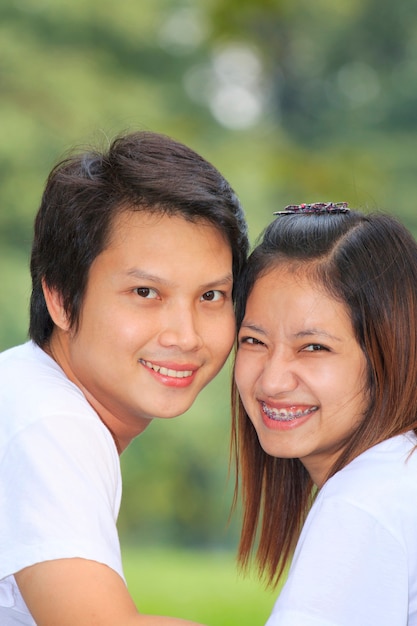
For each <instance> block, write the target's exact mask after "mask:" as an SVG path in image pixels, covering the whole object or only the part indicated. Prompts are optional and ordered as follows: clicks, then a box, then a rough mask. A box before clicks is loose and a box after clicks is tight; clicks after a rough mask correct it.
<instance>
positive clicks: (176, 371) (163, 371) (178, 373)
mask: <svg viewBox="0 0 417 626" xmlns="http://www.w3.org/2000/svg"><path fill="white" fill-rule="evenodd" d="M139 363H142V365H144V366H145V367H147V368H148V369H151V370H153V371H154V372H156V373H157V374H160V375H161V376H168V377H169V378H189V377H190V376H192V375H193V374H194V372H195V371H196V370H197V368H196V367H193V369H188V368H189V367H190V366H189V365H185V366H182V367H180V366H178V365H177V366H175V367H164V366H163V365H158V364H156V363H152V361H145V360H144V359H139Z"/></svg>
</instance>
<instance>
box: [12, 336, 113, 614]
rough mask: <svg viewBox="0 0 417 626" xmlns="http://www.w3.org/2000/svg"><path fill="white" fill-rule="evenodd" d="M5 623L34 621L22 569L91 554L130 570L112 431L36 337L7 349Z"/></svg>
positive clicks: (96, 558)
mask: <svg viewBox="0 0 417 626" xmlns="http://www.w3.org/2000/svg"><path fill="white" fill-rule="evenodd" d="M0 381H1V384H0V624H1V625H2V626H12V625H14V624H25V625H33V624H34V621H33V619H32V618H31V616H30V614H29V612H28V610H27V608H26V605H25V603H24V601H23V598H22V597H21V595H20V593H19V590H18V588H17V586H16V583H15V580H14V574H15V573H16V572H18V571H20V570H21V569H23V568H25V567H28V566H29V565H33V564H35V563H39V562H43V561H48V560H55V559H63V558H74V557H79V558H84V559H89V560H94V561H98V562H100V563H104V564H106V565H108V566H109V567H111V568H112V569H114V570H115V571H116V572H117V573H118V574H119V575H120V576H122V577H123V570H122V564H121V555H120V545H119V539H118V534H117V528H116V520H117V516H118V512H119V507H120V499H121V475H120V463H119V456H118V453H117V450H116V446H115V443H114V441H113V438H112V436H111V434H110V432H109V431H108V429H107V428H106V427H105V426H104V424H103V423H102V422H101V420H100V419H99V417H98V415H97V413H96V412H95V411H94V410H93V408H92V407H91V406H90V404H89V403H88V402H87V400H86V398H85V396H84V395H83V394H82V392H81V391H80V389H79V388H78V387H77V386H75V385H74V384H73V383H71V382H70V381H69V380H68V378H67V377H66V376H65V374H64V372H63V371H62V370H61V368H60V367H59V366H58V365H57V364H56V363H55V361H54V360H53V359H51V358H50V357H49V356H48V355H47V354H46V353H45V352H44V351H43V350H41V349H40V348H39V347H37V346H36V345H35V344H33V343H32V342H28V343H26V344H24V345H22V346H18V347H16V348H12V349H10V350H7V351H5V352H3V353H2V354H0Z"/></svg>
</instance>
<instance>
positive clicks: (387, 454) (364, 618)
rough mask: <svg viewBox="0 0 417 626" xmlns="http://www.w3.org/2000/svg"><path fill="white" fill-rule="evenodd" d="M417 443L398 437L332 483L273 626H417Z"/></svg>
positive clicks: (317, 506)
mask: <svg viewBox="0 0 417 626" xmlns="http://www.w3.org/2000/svg"><path fill="white" fill-rule="evenodd" d="M416 444H417V439H416V437H415V435H414V433H408V434H407V435H400V436H398V437H393V438H392V439H389V440H388V441H384V442H383V443H380V444H378V445H376V446H374V447H373V448H371V449H370V450H367V451H366V452H364V453H363V454H362V455H360V456H359V457H358V458H356V459H355V460H354V461H352V462H351V463H350V464H349V465H348V466H347V467H345V468H344V469H343V470H341V471H340V472H338V473H337V474H335V475H334V476H333V477H332V478H330V479H329V480H328V481H327V483H326V484H325V485H324V486H323V488H322V489H321V491H320V493H319V495H318V497H317V500H316V501H315V503H314V505H313V507H312V509H311V511H310V513H309V515H308V518H307V520H306V523H305V525H304V528H303V530H302V533H301V536H300V539H299V541H298V544H297V548H296V551H295V554H294V559H293V562H292V565H291V568H290V572H289V576H288V579H287V582H286V583H285V585H284V588H283V590H282V591H281V593H280V595H279V597H278V600H277V602H276V604H275V606H274V609H273V611H272V614H271V616H270V618H269V620H268V622H267V626H416V625H417V451H416V452H414V453H413V454H411V452H412V450H413V448H414V446H415V445H416Z"/></svg>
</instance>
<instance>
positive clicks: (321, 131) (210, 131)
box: [0, 0, 417, 623]
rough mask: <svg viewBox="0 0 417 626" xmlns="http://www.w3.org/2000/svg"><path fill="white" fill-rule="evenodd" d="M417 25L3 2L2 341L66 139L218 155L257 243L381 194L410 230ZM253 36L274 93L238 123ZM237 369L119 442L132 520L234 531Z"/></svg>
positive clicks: (218, 4) (326, 9) (338, 16)
mask: <svg viewBox="0 0 417 626" xmlns="http://www.w3.org/2000/svg"><path fill="white" fill-rule="evenodd" d="M416 33H417V6H416V5H415V2H414V0H402V2H401V3H392V2H389V0H360V1H359V0H316V2H310V1H309V0H291V1H290V0H243V1H242V0H240V1H239V2H238V1H237V0H206V2H200V3H193V2H192V1H191V0H153V2H148V3H138V2H137V1H136V0H119V2H118V3H117V6H115V3H114V1H113V0H87V1H86V0H61V1H60V2H52V0H19V1H16V0H2V2H1V6H0V42H1V43H0V52H1V62H0V87H1V95H2V97H1V99H0V117H1V120H2V141H1V144H0V178H1V185H0V279H1V283H2V287H3V288H2V291H1V295H0V348H1V349H4V348H7V347H9V346H11V345H13V344H15V343H18V342H21V341H24V340H25V339H26V328H27V320H28V299H29V273H28V257H29V251H30V240H31V231H32V222H33V218H34V215H35V213H36V210H37V207H38V205H39V202H40V197H41V193H42V187H43V184H44V181H45V179H46V177H47V175H48V172H49V170H50V169H51V167H52V165H53V164H54V163H55V162H56V161H57V160H58V159H59V158H60V156H61V155H63V154H65V153H66V151H67V150H68V149H69V148H70V147H72V146H75V147H77V146H78V147H83V146H86V145H88V144H90V143H93V144H99V145H103V144H104V145H105V144H106V142H107V141H108V140H109V138H112V137H114V136H115V135H116V134H118V133H119V132H121V131H124V130H129V129H138V128H145V129H152V130H156V131H159V132H164V133H167V134H169V135H171V136H173V137H175V138H177V139H179V140H180V141H183V142H185V143H187V144H189V145H190V146H191V147H193V148H194V149H196V150H197V151H198V152H201V153H202V154H203V155H204V156H205V157H206V158H208V159H209V160H210V161H212V162H213V163H215V164H216V165H217V166H218V168H219V169H220V170H221V171H222V172H223V173H224V174H225V175H226V177H227V178H228V179H229V180H230V182H231V183H232V185H233V186H234V188H235V189H236V191H237V192H238V194H239V196H240V198H241V200H242V202H243V204H244V206H245V207H246V211H247V216H248V222H249V227H250V234H251V239H252V241H254V240H255V238H256V236H257V235H258V233H259V232H260V231H261V230H262V229H263V228H264V226H266V224H267V223H268V222H269V221H270V220H271V219H272V212H273V211H274V210H277V209H279V208H280V207H282V206H284V205H285V204H290V203H300V202H303V201H306V202H308V201H319V200H334V201H348V202H349V204H350V205H351V206H358V207H364V208H365V209H366V210H374V209H379V208H382V209H385V210H387V211H390V212H393V213H395V214H396V215H398V216H399V217H400V218H401V219H403V220H404V221H405V223H406V224H407V225H408V226H409V227H410V228H411V229H412V230H413V232H415V233H417V211H416V208H415V204H414V198H415V197H417V177H416V165H415V143H416V131H417V129H416V121H417V106H416V98H417V83H416V81H415V72H416V68H417V34H416ZM239 50H240V52H239ZM242 50H243V51H245V50H246V51H249V53H250V54H252V55H253V58H254V59H255V60H256V59H258V60H259V63H260V69H258V70H257V69H256V64H255V66H254V67H255V69H253V72H254V73H255V74H257V75H256V76H255V78H256V79H257V80H256V81H255V82H253V83H250V89H249V91H251V94H250V95H253V96H262V98H261V102H262V106H263V108H262V110H261V114H260V115H259V116H258V117H254V119H253V122H252V123H251V124H248V125H246V126H241V127H239V128H237V127H233V124H232V123H233V111H232V114H229V116H228V118H227V119H228V121H229V123H230V124H231V125H230V126H228V125H227V124H226V123H225V121H224V120H223V121H222V122H220V121H219V119H220V118H219V116H218V110H216V109H215V107H214V103H215V100H216V98H217V97H218V96H219V95H221V96H224V95H227V96H228V97H229V95H230V93H229V92H228V91H227V88H228V87H230V86H233V85H234V81H235V79H237V78H239V79H242V76H243V79H244V80H246V81H247V80H249V79H253V76H252V77H251V76H249V75H248V73H247V69H248V68H247V67H246V65H245V64H247V60H248V58H249V59H250V58H251V57H250V55H249V57H248V56H247V55H246V56H245V55H243V56H242ZM227 51H229V52H231V53H232V56H233V54H234V55H235V56H234V57H233V58H234V63H235V65H233V64H232V65H230V58H231V57H230V56H227V55H226V56H222V55H224V53H225V52H227ZM239 55H240V56H239ZM237 87H239V85H237ZM234 93H235V100H234V106H235V107H237V108H236V111H237V112H238V111H239V105H240V104H242V103H244V102H243V101H244V98H243V96H239V97H238V98H237V99H236V91H235V92H234ZM237 93H238V94H241V93H243V92H240V91H237ZM222 102H223V101H222ZM223 106H224V107H225V108H227V105H226V104H224V105H223ZM216 111H217V113H216ZM216 115H217V117H216ZM229 370H230V368H229V367H226V368H225V370H224V372H223V374H222V375H221V376H220V377H219V378H218V379H217V380H216V381H214V382H213V383H212V384H211V385H210V386H209V387H208V388H207V390H206V391H205V392H204V393H203V394H202V396H201V398H200V399H199V400H198V402H197V403H196V405H195V406H194V407H193V408H192V409H191V410H190V411H189V412H188V413H187V415H185V416H184V417H181V418H178V419H175V420H171V421H167V422H163V421H162V420H161V421H155V423H154V424H152V425H151V426H150V428H149V429H148V430H147V431H146V432H145V433H144V434H143V435H142V436H141V437H140V438H139V439H138V440H137V441H135V442H133V443H132V444H131V446H130V448H129V449H128V450H127V451H126V453H125V454H124V455H123V458H122V463H123V472H124V499H123V508H122V511H121V516H120V529H121V532H122V534H123V535H124V536H126V537H129V538H133V539H137V538H138V537H146V538H147V539H148V540H149V542H154V543H156V542H159V543H167V544H168V543H180V544H181V545H187V546H195V545H205V546H211V547H214V546H225V545H235V544H236V541H237V534H238V522H237V519H234V520H233V522H232V523H231V525H230V526H227V519H228V515H229V507H230V501H231V496H232V490H233V474H232V479H231V481H229V482H228V480H227V478H228V446H229V423H230V417H229V413H230V409H229V391H228V388H229V376H230V371H229ZM233 622H235V623H236V622H237V620H232V621H231V622H229V623H233ZM242 623H243V622H242ZM254 623H255V620H254ZM256 623H261V622H260V620H256Z"/></svg>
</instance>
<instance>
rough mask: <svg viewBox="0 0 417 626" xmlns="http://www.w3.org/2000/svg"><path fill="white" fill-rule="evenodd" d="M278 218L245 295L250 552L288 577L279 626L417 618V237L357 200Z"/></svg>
mask: <svg viewBox="0 0 417 626" xmlns="http://www.w3.org/2000/svg"><path fill="white" fill-rule="evenodd" d="M277 215H278V217H277V218H276V220H275V221H274V222H273V223H272V224H271V225H270V226H269V227H268V228H267V229H266V231H265V233H264V235H263V238H262V241H261V242H260V243H259V245H258V246H257V247H256V249H255V250H254V251H253V253H252V255H251V257H250V259H249V264H248V267H247V270H246V274H245V276H244V278H243V280H242V282H241V283H240V287H239V297H238V302H237V314H238V324H239V335H238V351H237V356H236V363H235V390H234V391H235V393H234V405H235V421H234V427H233V443H234V451H235V455H236V464H237V469H238V476H237V489H236V492H237V491H238V486H240V484H241V491H242V496H243V507H244V516H243V528H242V535H241V542H240V547H239V562H240V564H241V565H243V566H247V565H248V563H249V561H250V556H251V553H252V551H253V550H254V548H255V545H256V560H257V564H258V567H259V570H260V572H261V573H262V574H263V575H264V576H265V577H266V579H267V581H268V582H269V583H270V584H277V583H278V582H280V581H283V580H284V578H286V581H285V584H284V587H283V589H282V591H281V593H280V594H279V597H278V600H277V602H276V604H275V607H274V609H273V612H272V615H271V617H270V618H269V620H268V622H267V626H313V625H314V626H376V625H378V626H414V625H416V624H417V453H416V452H415V447H416V445H417V436H416V433H417V244H416V242H415V241H414V239H413V237H412V236H411V234H410V233H409V232H408V231H407V229H406V228H404V227H403V226H402V225H401V224H400V223H398V221H397V220H395V219H394V218H393V217H389V216H387V215H383V214H369V215H365V214H361V213H359V212H357V211H353V210H352V211H350V210H349V209H348V207H347V205H346V204H344V203H338V204H333V203H328V204H324V203H323V204H314V205H301V206H290V207H287V208H286V209H285V210H284V211H281V212H279V213H278V214H277ZM290 562H291V564H290ZM289 565H290V567H289V571H288V570H287V566H289Z"/></svg>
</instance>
